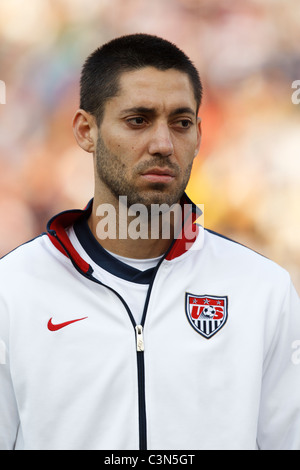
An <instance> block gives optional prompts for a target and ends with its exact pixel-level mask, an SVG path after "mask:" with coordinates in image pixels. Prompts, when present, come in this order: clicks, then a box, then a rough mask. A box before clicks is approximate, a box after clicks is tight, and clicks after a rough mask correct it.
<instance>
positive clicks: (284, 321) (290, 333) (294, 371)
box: [257, 279, 300, 450]
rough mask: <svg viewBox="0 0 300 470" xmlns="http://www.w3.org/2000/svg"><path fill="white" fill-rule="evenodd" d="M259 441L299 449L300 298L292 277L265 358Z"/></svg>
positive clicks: (267, 446) (276, 447)
mask: <svg viewBox="0 0 300 470" xmlns="http://www.w3.org/2000/svg"><path fill="white" fill-rule="evenodd" d="M257 443H258V447H259V448H260V449H261V450H300V299H299V296H298V294H297V292H296V290H295V288H294V286H293V285H292V283H291V282H290V279H289V285H288V288H287V289H286V294H285V297H284V300H283V303H282V306H281V309H280V314H279V316H278V319H277V325H276V331H275V334H274V335H273V339H272V344H271V346H270V347H269V350H268V352H267V354H266V357H265V361H264V370H263V378H262V389H261V404H260V415H259V424H258V433H257Z"/></svg>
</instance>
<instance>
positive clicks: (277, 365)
mask: <svg viewBox="0 0 300 470" xmlns="http://www.w3.org/2000/svg"><path fill="white" fill-rule="evenodd" d="M201 95H202V86H201V82H200V79H199V76H198V73H197V71H196V69H195V67H194V66H193V64H192V63H191V62H190V60H189V59H188V58H187V57H186V55H185V54H184V53H183V52H182V51H180V50H179V49H178V48H177V47H176V46H174V45H173V44H170V43H169V42H167V41H165V40H163V39H160V38H157V37H153V36H149V35H131V36H125V37H121V38H118V39H115V40H113V41H111V42H109V43H107V44H105V45H104V46H103V47H101V48H99V49H98V50H96V51H95V52H94V53H93V54H91V56H90V57H89V58H88V59H87V61H86V63H85V64H84V67H83V71H82V78H81V102H80V109H79V110H78V111H77V112H76V114H75V117H74V122H73V128H74V134H75V137H76V140H77V142H78V144H79V145H80V146H81V147H82V148H83V149H84V150H85V151H87V152H90V153H92V154H93V156H94V163H95V165H94V166H95V193H94V198H93V200H92V201H90V203H89V204H88V205H87V207H86V208H85V210H83V211H81V210H74V211H66V212H63V213H61V214H58V215H57V216H55V217H53V218H52V219H51V221H50V222H49V224H48V228H47V233H45V234H42V235H41V236H40V237H38V238H36V239H35V240H33V241H31V242H29V243H27V244H25V245H23V246H21V247H19V248H18V249H16V250H15V251H13V252H12V253H10V254H9V255H7V256H6V257H5V258H3V259H2V261H1V263H0V265H1V266H0V337H1V344H2V364H1V365H0V390H1V392H0V448H2V449H13V448H15V449H113V450H115V449H119V450H124V449H130V450H134V449H171V450H175V449H185V450H186V449H205V450H208V449H235V450H238V449H242V450H246V449H251V450H252V449H300V393H299V391H300V368H299V366H298V363H299V361H298V360H297V358H298V356H297V354H298V349H297V348H298V345H299V339H300V302H299V297H298V295H297V294H296V291H295V289H294V287H293V286H292V284H291V281H290V277H289V275H288V273H287V272H286V271H285V270H283V269H282V268H280V267H279V266H277V265H276V264H274V263H273V262H272V261H269V260H267V259H265V258H264V257H262V256H260V255H258V254H256V253H254V252H253V251H251V250H249V249H247V248H245V247H243V246H241V245H239V244H237V243H234V242H232V241H230V240H228V239H226V238H224V237H221V236H219V235H217V234H215V233H213V232H211V231H209V230H205V229H204V228H203V227H201V226H200V225H198V224H197V223H196V222H197V218H198V215H199V213H198V211H197V207H196V206H195V205H194V204H193V203H192V202H191V201H190V200H189V199H188V198H187V196H186V195H185V193H184V191H185V187H186V185H187V182H188V180H189V176H190V172H191V168H192V163H193V160H194V158H195V156H196V155H197V153H198V150H199V146H200V140H201V127H200V120H199V118H198V109H199V106H200V102H201ZM173 208H175V209H176V210H175V211H173ZM144 209H145V210H144ZM154 209H155V210H154ZM158 209H159V210H158ZM171 213H172V214H171ZM178 214H179V215H178ZM179 220H180V224H179V222H178V221H179ZM112 222H113V223H112ZM168 225H169V227H168ZM133 227H134V228H135V230H131V229H132V228H133ZM153 227H154V228H156V229H157V230H156V231H154V230H153ZM166 227H167V228H169V229H170V230H169V232H168V231H166V230H165V228H166ZM112 228H113V229H112ZM166 233H167V235H166ZM153 234H155V235H156V236H153ZM139 235H140V236H139Z"/></svg>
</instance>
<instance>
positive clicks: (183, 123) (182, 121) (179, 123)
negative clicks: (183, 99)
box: [174, 119, 193, 129]
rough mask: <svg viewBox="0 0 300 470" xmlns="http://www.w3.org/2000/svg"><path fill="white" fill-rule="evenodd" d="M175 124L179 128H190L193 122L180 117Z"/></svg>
mask: <svg viewBox="0 0 300 470" xmlns="http://www.w3.org/2000/svg"><path fill="white" fill-rule="evenodd" d="M174 125H175V127H178V128H179V129H189V128H190V127H191V126H192V125H193V122H192V121H191V120H190V119H179V121H176V122H175V123H174Z"/></svg>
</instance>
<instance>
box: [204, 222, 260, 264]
mask: <svg viewBox="0 0 300 470" xmlns="http://www.w3.org/2000/svg"><path fill="white" fill-rule="evenodd" d="M205 230H206V231H207V232H209V233H211V234H212V235H216V236H217V237H220V238H223V239H224V240H227V241H229V242H232V243H235V244H236V245H240V246H242V247H243V248H246V249H247V250H250V251H252V252H253V253H256V254H257V255H260V256H262V257H263V258H265V259H269V258H267V257H266V256H265V255H263V254H262V253H259V251H256V250H254V249H253V248H250V247H249V246H246V245H243V243H240V242H238V241H236V240H233V239H232V238H229V237H226V236H225V235H222V234H221V233H218V232H215V231H214V230H210V229H208V228H206V229H205Z"/></svg>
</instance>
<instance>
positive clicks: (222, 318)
mask: <svg viewBox="0 0 300 470" xmlns="http://www.w3.org/2000/svg"><path fill="white" fill-rule="evenodd" d="M185 313H186V316H187V318H188V320H189V322H190V324H191V325H192V327H193V328H194V329H195V330H196V331H197V332H198V333H200V335H202V336H204V338H207V339H208V338H211V337H212V336H213V335H215V334H216V333H217V332H218V331H220V329H221V328H222V327H223V326H224V325H225V323H226V321H227V317H228V298H227V296H225V297H219V296H216V295H194V294H189V293H186V301H185Z"/></svg>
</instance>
